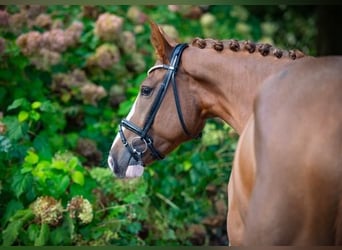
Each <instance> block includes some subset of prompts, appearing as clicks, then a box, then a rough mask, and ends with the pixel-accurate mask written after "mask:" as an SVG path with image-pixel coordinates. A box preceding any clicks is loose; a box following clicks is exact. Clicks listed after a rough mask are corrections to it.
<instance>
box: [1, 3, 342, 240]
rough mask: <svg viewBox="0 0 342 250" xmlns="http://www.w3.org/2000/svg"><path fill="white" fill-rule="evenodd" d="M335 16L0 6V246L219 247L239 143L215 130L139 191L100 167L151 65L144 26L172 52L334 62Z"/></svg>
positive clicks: (157, 166) (294, 9) (310, 9)
mask: <svg viewBox="0 0 342 250" xmlns="http://www.w3.org/2000/svg"><path fill="white" fill-rule="evenodd" d="M340 13H342V12H341V6H338V7H337V6H318V7H317V6H286V5H280V6H225V5H219V6H215V5H213V6H192V5H148V6H123V5H120V6H54V5H49V6H38V5H32V6H29V5H25V6H24V5H22V6H11V5H7V6H0V232H1V238H0V243H1V245H227V244H228V239H227V236H226V234H227V232H226V213H227V192H226V189H227V183H228V179H229V175H230V170H231V166H232V159H233V155H234V150H235V147H236V142H237V139H238V135H237V134H236V133H235V132H234V131H233V130H232V129H231V128H230V127H229V126H228V125H226V124H224V123H223V122H221V121H220V120H217V119H212V120H210V121H208V123H207V125H206V126H205V129H204V131H203V136H202V138H200V139H198V140H194V141H191V142H188V143H185V144H183V145H181V146H180V147H179V148H178V149H176V150H175V151H174V152H173V153H172V154H171V155H169V156H168V157H167V158H166V159H165V160H163V161H161V162H156V163H154V164H153V165H152V166H149V167H148V168H147V169H146V170H145V173H144V176H143V178H140V179H136V180H118V179H116V178H114V176H113V174H112V173H111V172H110V170H109V169H108V168H107V163H106V162H107V154H108V151H109V148H110V146H111V144H112V141H113V139H114V136H115V135H116V133H117V130H118V123H119V121H120V120H121V119H122V118H123V117H124V116H125V115H126V114H127V113H128V111H129V109H130V107H131V105H132V103H133V101H134V99H135V96H136V95H137V93H138V89H139V88H138V87H139V85H140V83H141V81H142V80H143V79H144V78H145V77H146V71H147V70H148V68H150V67H151V66H152V65H153V64H154V60H155V58H154V51H153V48H152V46H151V44H150V28H149V26H148V22H146V21H147V19H148V18H151V19H152V20H154V21H155V22H157V23H158V24H160V25H161V26H162V27H163V28H164V30H165V32H166V33H167V34H169V35H170V36H171V37H173V38H175V39H178V40H179V41H181V42H190V41H191V40H192V39H193V38H195V37H202V38H204V37H211V38H216V39H231V38H234V39H238V40H252V41H260V42H264V43H270V44H273V45H275V46H277V47H279V48H282V49H299V50H301V51H303V52H304V53H306V54H309V55H313V56H321V55H329V54H341V44H342V38H341V32H340V29H339V28H338V27H339V25H340V24H341V23H342V20H341V15H340Z"/></svg>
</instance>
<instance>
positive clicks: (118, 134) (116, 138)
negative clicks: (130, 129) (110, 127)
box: [111, 98, 138, 148]
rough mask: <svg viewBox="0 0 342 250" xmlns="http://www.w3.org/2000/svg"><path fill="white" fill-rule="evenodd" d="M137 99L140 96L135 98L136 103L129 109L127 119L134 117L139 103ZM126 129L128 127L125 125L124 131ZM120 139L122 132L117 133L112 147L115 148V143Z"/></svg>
mask: <svg viewBox="0 0 342 250" xmlns="http://www.w3.org/2000/svg"><path fill="white" fill-rule="evenodd" d="M137 100H138V98H136V99H135V101H134V104H133V106H132V108H131V110H130V111H129V113H128V115H127V117H126V120H128V121H129V120H130V119H131V118H132V116H133V115H134V112H135V105H136V103H137ZM125 130H126V128H125V127H123V129H122V131H123V132H125ZM118 141H121V137H120V133H117V135H116V136H115V139H114V141H113V144H112V147H111V148H113V147H114V145H115V144H116V143H117V142H118Z"/></svg>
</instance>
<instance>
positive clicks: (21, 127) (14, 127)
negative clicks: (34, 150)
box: [3, 116, 27, 140]
mask: <svg viewBox="0 0 342 250" xmlns="http://www.w3.org/2000/svg"><path fill="white" fill-rule="evenodd" d="M3 121H4V123H5V124H6V127H7V128H8V137H9V139H11V140H19V139H22V138H23V136H24V131H26V128H27V126H25V123H20V122H19V121H18V119H17V118H16V117H13V116H8V117H5V118H4V120H3Z"/></svg>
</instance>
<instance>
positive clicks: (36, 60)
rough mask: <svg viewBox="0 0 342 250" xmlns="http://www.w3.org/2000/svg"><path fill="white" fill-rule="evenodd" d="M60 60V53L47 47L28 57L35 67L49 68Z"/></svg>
mask: <svg viewBox="0 0 342 250" xmlns="http://www.w3.org/2000/svg"><path fill="white" fill-rule="evenodd" d="M60 61H61V54H59V53H58V52H54V51H51V50H48V49H44V48H42V49H41V50H40V51H39V53H37V54H36V55H34V56H32V57H30V62H31V63H32V64H33V65H35V66H36V68H37V69H42V70H49V69H50V67H51V66H53V65H56V64H58V63H59V62H60Z"/></svg>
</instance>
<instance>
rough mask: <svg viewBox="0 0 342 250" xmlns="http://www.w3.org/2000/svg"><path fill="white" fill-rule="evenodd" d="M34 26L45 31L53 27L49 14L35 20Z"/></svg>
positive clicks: (41, 15)
mask: <svg viewBox="0 0 342 250" xmlns="http://www.w3.org/2000/svg"><path fill="white" fill-rule="evenodd" d="M33 25H34V26H37V27H40V28H43V29H50V28H51V26H52V19H51V17H50V16H49V15H47V14H40V15H39V16H37V18H36V19H35V20H34V22H33Z"/></svg>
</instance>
